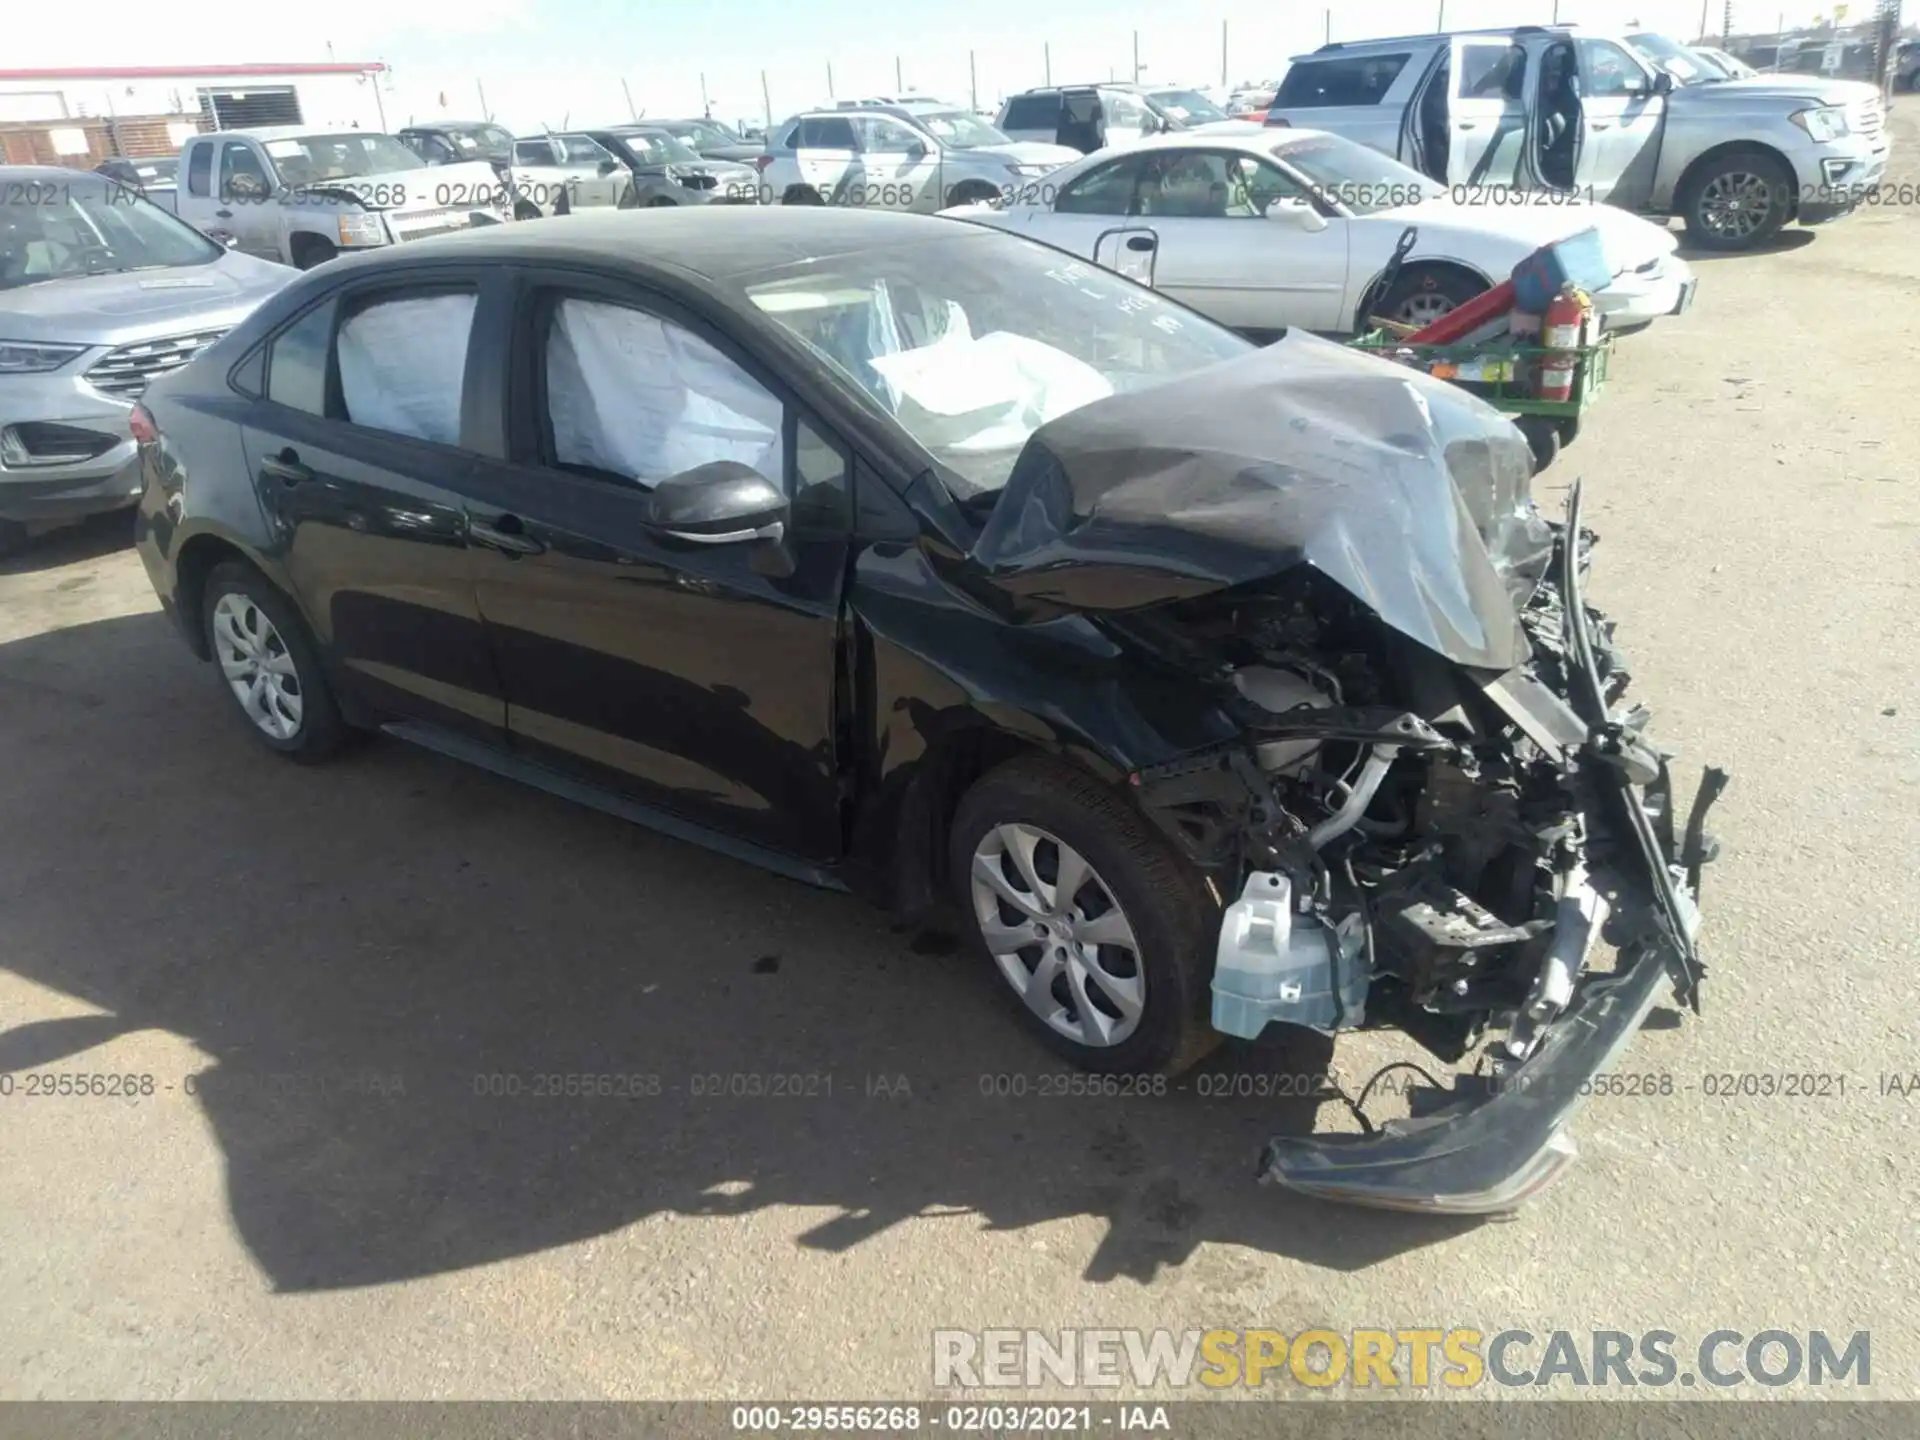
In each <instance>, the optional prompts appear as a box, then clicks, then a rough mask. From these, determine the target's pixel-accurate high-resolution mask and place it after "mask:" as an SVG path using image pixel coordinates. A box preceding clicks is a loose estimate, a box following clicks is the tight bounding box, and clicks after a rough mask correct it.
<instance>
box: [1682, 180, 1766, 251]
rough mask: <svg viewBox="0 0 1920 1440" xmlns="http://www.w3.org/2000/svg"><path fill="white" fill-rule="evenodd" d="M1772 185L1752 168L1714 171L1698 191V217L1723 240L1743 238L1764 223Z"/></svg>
mask: <svg viewBox="0 0 1920 1440" xmlns="http://www.w3.org/2000/svg"><path fill="white" fill-rule="evenodd" d="M1772 209H1773V187H1772V186H1771V185H1770V184H1769V183H1768V182H1767V178H1766V177H1765V176H1764V175H1756V174H1754V173H1753V172H1752V171H1751V170H1728V171H1726V172H1725V173H1724V174H1720V175H1716V176H1714V177H1713V179H1711V180H1709V181H1708V182H1707V183H1706V186H1705V188H1704V189H1702V190H1701V192H1700V220H1701V223H1702V224H1704V225H1705V226H1706V228H1707V229H1708V230H1709V231H1710V232H1711V233H1713V234H1715V235H1718V236H1719V237H1721V238H1722V239H1724V240H1744V239H1746V238H1747V237H1748V236H1749V235H1752V234H1753V233H1754V232H1755V231H1757V230H1759V229H1760V227H1761V226H1762V225H1764V224H1766V221H1767V216H1768V214H1769V213H1771V211H1772Z"/></svg>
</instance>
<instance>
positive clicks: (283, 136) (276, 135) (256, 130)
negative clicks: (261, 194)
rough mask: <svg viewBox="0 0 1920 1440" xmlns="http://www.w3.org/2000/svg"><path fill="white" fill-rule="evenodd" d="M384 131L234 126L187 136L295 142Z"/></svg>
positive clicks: (338, 126)
mask: <svg viewBox="0 0 1920 1440" xmlns="http://www.w3.org/2000/svg"><path fill="white" fill-rule="evenodd" d="M390 134H391V132H389V131H386V130H356V129H354V128H353V126H351V125H236V126H233V127H231V128H229V129H226V130H207V131H203V132H202V133H201V134H199V135H189V136H188V137H187V138H188V139H189V140H204V139H205V138H206V137H207V136H208V135H250V136H252V137H253V138H254V139H255V140H297V139H299V138H301V137H302V136H306V135H390Z"/></svg>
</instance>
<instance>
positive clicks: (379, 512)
mask: <svg viewBox="0 0 1920 1440" xmlns="http://www.w3.org/2000/svg"><path fill="white" fill-rule="evenodd" d="M377 277H378V272H376V275H375V276H374V277H369V278H367V279H364V280H362V281H360V282H358V283H353V284H349V285H346V286H343V287H339V288H337V289H335V290H333V291H331V292H330V293H329V294H328V295H327V297H326V298H325V299H323V300H321V301H320V302H319V303H318V304H316V305H314V306H312V307H311V308H309V309H308V310H306V311H305V312H304V313H303V314H302V315H301V316H299V317H298V318H297V319H295V320H294V321H292V322H291V323H290V324H288V325H287V326H285V327H284V328H283V329H281V330H280V331H279V333H278V334H276V335H275V336H274V337H273V339H272V340H271V341H270V342H269V344H268V347H267V356H266V360H267V364H266V379H265V384H264V392H263V394H262V396H261V397H260V398H259V399H258V400H257V401H256V402H255V403H254V404H253V405H252V407H251V408H250V409H249V411H248V413H247V417H246V422H245V425H244V427H243V437H242V438H243V444H244V446H245V449H246V455H247V462H248V464H249V466H250V467H251V469H252V470H253V473H254V477H255V484H256V486H257V489H258V493H259V496H260V503H261V507H262V509H263V510H264V512H265V513H266V515H267V517H268V520H269V522H270V523H271V524H272V525H273V527H274V528H275V530H277V532H278V533H279V535H280V536H281V543H282V547H283V548H282V553H283V563H284V565H285V566H286V570H287V574H288V577H289V579H290V580H291V582H292V585H293V589H294V593H295V595H296V596H297V597H298V599H299V601H300V604H301V607H302V609H303V610H304V611H305V613H306V616H307V620H308V622H309V624H311V626H312V627H313V631H314V634H315V635H316V636H317V637H318V638H319V639H320V641H321V643H322V645H323V646H324V647H325V648H326V649H327V651H328V652H329V655H330V658H331V659H332V661H333V663H334V665H335V667H336V671H337V676H338V682H339V683H340V684H341V685H342V686H343V687H345V688H347V689H350V690H351V691H353V692H354V693H355V694H356V695H357V696H358V697H359V698H360V699H362V700H363V701H364V702H366V703H368V704H370V705H372V706H374V707H375V708H377V709H379V710H381V711H382V712H384V713H386V714H389V715H394V716H399V717H405V718H414V719H426V720H431V721H434V722H437V723H440V724H442V725H445V726H447V727H449V728H453V729H457V730H461V731H464V732H466V733H468V734H472V735H475V736H477V737H478V738H481V739H485V740H489V741H492V742H495V743H500V742H502V741H503V740H504V736H505V703H504V701H503V700H502V698H501V695H500V688H499V685H498V683H497V681H496V680H495V678H494V673H493V667H492V662H491V660H490V658H489V656H488V654H487V648H486V643H485V638H484V636H483V634H482V631H481V626H480V613H479V608H478V604H477V600H476V596H475V592H474V582H473V574H472V571H471V569H470V567H469V564H468V559H467V548H466V534H465V515H464V512H465V504H466V496H465V487H466V485H467V484H468V482H469V481H470V479H471V477H472V470H473V463H474V456H473V454H472V452H471V451H470V450H469V449H468V448H467V447H466V446H465V445H463V443H462V439H463V435H465V434H467V433H469V432H470V430H471V424H470V413H471V407H469V406H468V404H467V395H468V393H469V392H468V387H467V381H466V376H467V372H468V369H469V362H470V359H471V354H472V348H471V346H470V343H469V338H470V335H471V331H472V324H473V318H474V314H475V311H476V307H477V305H478V303H479V299H480V296H481V294H482V293H483V291H484V290H487V289H488V287H489V285H490V284H491V283H494V282H491V281H489V280H488V279H486V278H485V277H483V276H482V275H481V274H480V273H478V272H474V271H468V270H465V269H462V268H457V267H436V268H435V269H433V270H432V271H426V272H421V271H412V270H410V271H408V272H407V275H406V278H404V279H396V278H392V277H389V278H386V279H384V280H381V279H379V278H377Z"/></svg>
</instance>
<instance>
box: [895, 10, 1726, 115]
mask: <svg viewBox="0 0 1920 1440" xmlns="http://www.w3.org/2000/svg"><path fill="white" fill-rule="evenodd" d="M1727 3H1728V4H1729V5H1731V4H1732V3H1733V0H1727ZM893 93H894V94H896V95H904V94H906V93H907V82H906V81H904V80H902V79H901V78H900V57H899V56H898V55H896V56H894V57H893Z"/></svg>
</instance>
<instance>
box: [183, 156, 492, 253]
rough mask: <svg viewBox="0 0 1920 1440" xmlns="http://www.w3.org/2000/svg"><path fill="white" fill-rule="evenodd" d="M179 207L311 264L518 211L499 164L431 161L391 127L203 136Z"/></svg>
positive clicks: (241, 246) (227, 239) (208, 226)
mask: <svg viewBox="0 0 1920 1440" xmlns="http://www.w3.org/2000/svg"><path fill="white" fill-rule="evenodd" d="M177 187H178V188H177V191H176V197H177V198H176V204H175V209H176V210H177V213H178V214H179V216H180V218H181V219H182V220H185V221H186V222H187V223H188V224H189V225H192V226H195V227H196V228H197V229H199V230H200V231H202V232H203V233H205V234H206V235H208V236H210V237H212V238H213V239H215V240H218V241H220V242H221V243H222V244H225V245H227V246H229V247H231V248H233V249H236V250H243V251H245V252H247V253H248V254H250V255H258V256H260V257H262V258H263V259H267V260H278V261H280V262H281V263H282V264H285V265H297V266H299V267H300V268H301V269H302V270H310V269H312V268H313V267H314V266H315V265H319V264H322V263H323V262H325V261H327V260H331V259H332V258H333V257H334V256H335V255H338V254H339V253H340V252H341V251H343V250H364V249H371V248H373V247H376V246H380V245H393V244H400V243H404V242H406V241H409V240H418V239H422V238H424V237H425V236H428V235H440V234H444V233H445V232H447V231H449V230H464V229H466V228H467V227H468V226H470V225H475V224H491V223H493V222H496V221H500V220H505V219H507V218H509V217H510V215H511V213H512V212H511V210H510V208H508V206H507V205H506V204H505V203H504V202H505V201H506V200H507V196H506V195H505V193H504V190H503V187H502V186H501V184H500V181H499V179H498V177H497V176H496V175H495V174H494V172H493V167H492V166H490V165H487V164H485V163H483V162H480V161H474V162H472V163H469V164H461V165H434V166H428V165H427V164H426V162H424V161H423V160H421V158H420V157H419V156H418V155H416V154H414V152H413V151H411V150H409V149H408V148H407V147H406V146H405V145H403V144H401V143H400V142H399V141H398V140H396V139H394V138H393V137H392V136H391V135H381V134H378V133H376V132H373V131H367V130H332V131H327V130H307V129H303V128H302V127H299V126H279V127H275V128H270V129H261V130H216V131H214V132H212V133H210V134H205V135H195V136H192V137H190V138H189V139H188V140H187V143H186V145H185V146H184V147H183V148H182V149H181V151H180V170H179V175H178V180H177Z"/></svg>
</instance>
